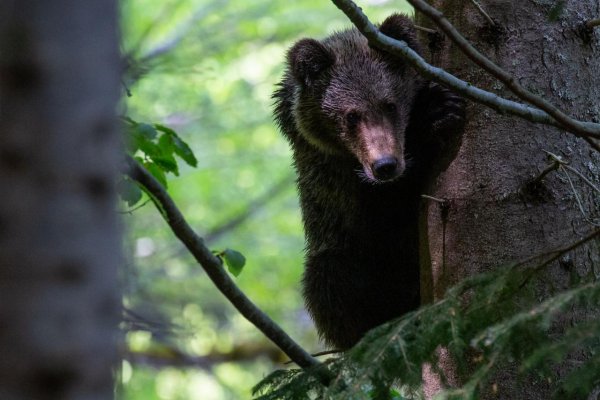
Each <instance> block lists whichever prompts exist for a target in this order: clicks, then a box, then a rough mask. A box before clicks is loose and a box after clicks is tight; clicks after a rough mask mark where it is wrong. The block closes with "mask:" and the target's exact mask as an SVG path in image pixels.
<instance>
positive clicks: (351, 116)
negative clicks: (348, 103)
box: [346, 111, 360, 126]
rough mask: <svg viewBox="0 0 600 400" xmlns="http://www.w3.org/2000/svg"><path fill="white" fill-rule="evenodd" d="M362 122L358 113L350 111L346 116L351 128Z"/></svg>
mask: <svg viewBox="0 0 600 400" xmlns="http://www.w3.org/2000/svg"><path fill="white" fill-rule="evenodd" d="M359 122H360V114H359V113H358V112H356V111H350V112H349V113H348V114H346V123H348V125H349V126H356V125H357V124H358V123H359Z"/></svg>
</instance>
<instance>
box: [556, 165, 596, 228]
mask: <svg viewBox="0 0 600 400" xmlns="http://www.w3.org/2000/svg"><path fill="white" fill-rule="evenodd" d="M560 169H561V171H562V172H563V173H564V174H565V176H566V177H567V180H568V181H569V185H570V186H571V191H572V192H573V195H574V196H575V200H577V206H578V207H579V211H580V212H581V215H583V218H584V219H585V220H586V221H587V222H589V223H590V224H592V225H594V226H599V227H600V224H598V223H596V222H594V221H593V220H592V219H591V218H590V217H588V215H587V214H586V212H585V209H584V208H583V203H582V201H581V197H580V196H579V192H578V191H577V189H576V188H575V185H574V184H573V181H572V180H571V176H570V175H569V173H568V172H567V170H566V169H565V168H564V167H563V166H562V165H561V166H560Z"/></svg>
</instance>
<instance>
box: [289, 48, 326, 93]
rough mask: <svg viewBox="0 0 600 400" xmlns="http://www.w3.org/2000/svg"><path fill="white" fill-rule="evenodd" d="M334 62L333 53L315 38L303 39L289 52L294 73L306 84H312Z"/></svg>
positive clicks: (295, 76)
mask: <svg viewBox="0 0 600 400" xmlns="http://www.w3.org/2000/svg"><path fill="white" fill-rule="evenodd" d="M334 62H335V57H334V56H333V53H332V52H331V51H329V50H328V49H327V48H326V47H325V46H324V45H323V44H322V43H320V42H318V41H316V40H314V39H302V40H300V41H298V42H297V43H296V44H295V45H294V46H292V48H291V49H290V51H289V52H288V63H289V64H290V67H291V69H292V75H293V76H294V78H296V80H298V81H299V82H301V83H303V84H305V85H306V86H310V85H311V84H312V83H313V82H314V81H315V79H317V78H318V77H319V75H320V74H321V73H322V72H323V71H325V70H326V69H328V68H329V67H330V66H332V65H333V63H334Z"/></svg>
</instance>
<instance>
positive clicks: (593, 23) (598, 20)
mask: <svg viewBox="0 0 600 400" xmlns="http://www.w3.org/2000/svg"><path fill="white" fill-rule="evenodd" d="M599 25H600V18H596V19H590V20H589V21H587V22H586V23H585V26H587V27H588V28H589V29H592V28H594V27H596V26H599Z"/></svg>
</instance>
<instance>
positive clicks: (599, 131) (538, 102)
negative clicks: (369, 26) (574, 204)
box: [408, 0, 600, 138]
mask: <svg viewBox="0 0 600 400" xmlns="http://www.w3.org/2000/svg"><path fill="white" fill-rule="evenodd" d="M408 2H409V3H410V4H411V5H412V6H413V7H415V9H416V10H418V11H421V12H422V13H423V14H425V15H426V16H428V17H429V18H430V19H431V20H432V21H433V22H434V23H435V24H436V25H437V26H438V27H439V28H440V29H441V30H442V31H444V32H445V33H446V35H448V37H449V38H450V40H452V42H454V43H455V44H456V45H457V46H458V47H459V48H460V49H461V50H462V52H463V53H464V54H465V55H466V56H467V57H469V58H470V59H471V60H472V61H473V62H474V63H475V64H477V65H478V66H480V67H481V68H482V69H484V70H485V71H487V72H488V73H490V75H492V76H494V77H495V78H497V79H498V80H499V81H500V82H502V83H504V85H506V87H507V88H509V89H510V90H511V91H512V92H513V93H514V94H515V95H517V96H518V97H519V98H521V99H522V100H525V101H526V102H528V103H530V104H532V105H534V106H536V107H537V108H539V109H541V110H543V111H545V112H546V113H547V114H549V115H550V116H551V117H552V118H553V119H554V120H555V121H557V122H558V123H559V124H560V125H561V126H562V127H563V128H564V129H565V130H567V131H569V132H571V133H573V134H575V135H576V136H579V137H586V136H587V137H590V136H591V137H596V138H600V124H596V123H590V122H582V121H578V120H576V119H573V118H571V117H569V116H568V115H566V114H565V113H564V112H562V111H561V110H560V109H558V108H557V107H555V106H554V105H552V104H551V103H550V102H548V101H546V100H544V99H543V98H541V97H540V96H536V95H535V94H533V93H532V92H530V91H528V90H527V89H525V88H524V87H522V86H521V85H520V84H519V82H518V81H517V80H516V79H515V78H514V77H513V76H511V75H510V74H509V73H508V72H506V71H504V70H503V69H502V68H500V67H499V66H498V65H496V64H495V63H494V62H492V61H491V60H490V59H489V58H487V57H486V56H484V55H483V54H481V53H480V52H479V51H478V50H477V49H475V47H473V45H471V43H470V42H469V41H468V40H467V39H465V38H464V37H463V36H462V35H461V34H460V33H459V32H458V31H457V30H456V28H455V27H454V26H453V25H452V24H451V23H450V21H448V20H447V19H446V17H444V14H442V12H440V11H439V10H437V9H435V8H433V7H431V6H430V5H429V4H427V3H426V2H424V1H423V0H408Z"/></svg>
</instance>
